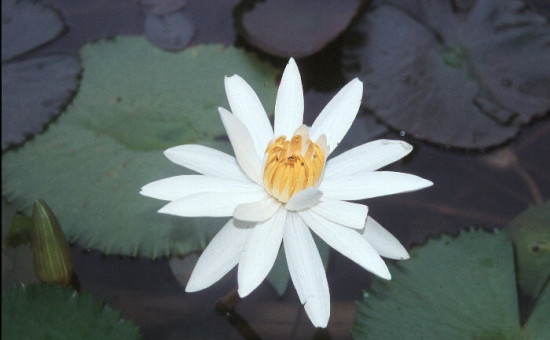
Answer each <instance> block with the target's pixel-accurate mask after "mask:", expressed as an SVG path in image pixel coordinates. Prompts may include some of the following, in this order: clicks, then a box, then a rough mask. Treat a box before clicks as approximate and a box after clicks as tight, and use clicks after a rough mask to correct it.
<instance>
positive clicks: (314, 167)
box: [264, 125, 327, 203]
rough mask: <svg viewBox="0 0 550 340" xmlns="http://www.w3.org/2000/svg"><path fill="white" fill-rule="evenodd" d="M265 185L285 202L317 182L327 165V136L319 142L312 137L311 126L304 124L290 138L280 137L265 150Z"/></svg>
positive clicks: (266, 188) (267, 189)
mask: <svg viewBox="0 0 550 340" xmlns="http://www.w3.org/2000/svg"><path fill="white" fill-rule="evenodd" d="M265 152H266V154H267V158H266V161H265V166H264V188H265V190H266V191H267V192H268V193H269V194H270V195H271V196H273V197H275V198H276V199H277V200H279V201H280V202H282V203H286V202H288V200H289V199H290V198H291V197H292V196H293V195H294V194H296V193H298V192H300V191H302V190H304V189H306V188H309V187H312V186H315V185H317V183H318V182H319V178H320V177H321V174H322V173H323V168H324V166H325V153H326V152H327V145H326V138H325V136H324V135H323V136H321V137H319V139H318V140H317V143H314V142H312V141H311V139H309V131H308V128H307V127H306V126H305V125H303V126H301V127H300V128H298V130H297V131H296V133H295V134H294V136H293V137H292V138H291V139H290V140H287V139H286V136H280V137H277V138H276V139H275V140H273V141H272V142H271V143H269V145H268V146H267V149H266V150H265Z"/></svg>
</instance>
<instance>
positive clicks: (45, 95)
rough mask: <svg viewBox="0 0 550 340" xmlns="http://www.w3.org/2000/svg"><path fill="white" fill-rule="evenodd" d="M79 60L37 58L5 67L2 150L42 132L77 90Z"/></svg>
mask: <svg viewBox="0 0 550 340" xmlns="http://www.w3.org/2000/svg"><path fill="white" fill-rule="evenodd" d="M80 71H81V68H80V62H79V61H78V58H76V57H73V56H68V55H53V56H47V57H38V58H33V59H28V60H24V61H13V62H10V63H8V64H5V65H4V64H2V150H4V149H5V148H7V147H8V146H9V145H10V144H17V143H21V142H23V141H24V140H25V138H26V136H27V135H32V134H35V133H38V132H40V131H42V129H43V128H44V126H45V125H46V124H47V123H49V122H50V120H51V119H52V118H54V117H55V116H57V115H58V114H59V113H60V112H61V109H62V108H63V107H64V106H65V105H66V104H67V102H68V100H69V98H71V96H72V95H73V93H74V92H75V91H76V89H77V87H78V79H77V76H78V74H79V73H80Z"/></svg>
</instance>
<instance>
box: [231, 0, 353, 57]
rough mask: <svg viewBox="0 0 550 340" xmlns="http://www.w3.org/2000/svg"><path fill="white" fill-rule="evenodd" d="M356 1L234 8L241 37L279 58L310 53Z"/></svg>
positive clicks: (270, 1) (280, 1)
mask: <svg viewBox="0 0 550 340" xmlns="http://www.w3.org/2000/svg"><path fill="white" fill-rule="evenodd" d="M360 4H361V2H360V1H359V0H340V1H332V0H301V1H285V0H267V1H253V2H252V4H249V3H248V2H243V3H242V5H241V6H240V7H237V8H236V16H237V22H238V26H239V27H240V28H241V30H242V32H241V33H242V35H243V36H244V38H245V39H246V40H247V41H248V42H249V43H251V44H252V45H254V46H256V47H258V48H259V49H261V50H262V51H265V52H267V53H270V54H274V55H277V56H281V57H295V58H296V57H305V56H309V55H312V54H314V53H316V52H318V51H319V50H321V49H322V48H323V47H325V46H326V45H327V44H328V43H330V42H331V41H332V40H334V39H335V38H336V37H337V36H338V35H339V34H340V33H342V31H343V30H344V29H345V28H346V27H347V26H348V25H349V23H350V22H351V19H352V18H353V17H354V15H355V13H356V12H357V10H358V9H359V5H360Z"/></svg>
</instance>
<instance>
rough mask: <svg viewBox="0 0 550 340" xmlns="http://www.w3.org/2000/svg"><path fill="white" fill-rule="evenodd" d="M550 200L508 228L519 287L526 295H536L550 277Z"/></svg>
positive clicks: (515, 219) (531, 208) (534, 208)
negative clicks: (514, 253) (512, 244)
mask: <svg viewBox="0 0 550 340" xmlns="http://www.w3.org/2000/svg"><path fill="white" fill-rule="evenodd" d="M549 226H550V201H548V202H546V203H544V204H543V205H540V206H533V207H530V208H528V209H527V210H525V211H524V212H523V213H522V214H521V215H519V216H518V217H516V218H514V220H513V221H512V222H510V225H509V227H508V228H509V232H510V236H511V237H512V242H513V243H514V249H515V251H516V267H517V271H518V273H517V274H518V284H519V287H520V289H521V291H522V292H523V293H524V294H526V295H531V296H537V295H538V294H539V293H540V291H541V289H542V288H543V287H544V285H545V284H546V282H548V278H550V227H549Z"/></svg>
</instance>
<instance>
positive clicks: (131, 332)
mask: <svg viewBox="0 0 550 340" xmlns="http://www.w3.org/2000/svg"><path fill="white" fill-rule="evenodd" d="M2 338H3V339H59V340H63V339H67V340H69V339H71V340H72V339H113V340H114V339H117V340H118V339H121V340H122V339H142V338H143V336H142V335H141V334H140V331H139V328H137V327H136V326H135V325H134V324H133V322H132V321H128V320H124V319H123V318H122V314H121V313H120V312H118V311H115V310H113V309H112V308H111V307H109V306H108V305H106V304H105V303H104V302H101V301H97V300H94V299H92V297H91V296H90V294H88V293H77V292H75V291H74V290H72V289H61V288H59V287H58V286H45V285H43V286H39V285H30V286H27V287H24V286H19V287H14V288H12V289H10V290H9V291H7V292H4V293H2Z"/></svg>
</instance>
